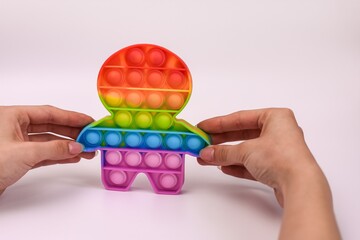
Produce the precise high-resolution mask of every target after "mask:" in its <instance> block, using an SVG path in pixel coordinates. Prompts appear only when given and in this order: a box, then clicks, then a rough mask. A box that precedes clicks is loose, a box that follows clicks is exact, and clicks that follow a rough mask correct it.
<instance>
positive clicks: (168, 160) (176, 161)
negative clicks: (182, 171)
mask: <svg viewBox="0 0 360 240" xmlns="http://www.w3.org/2000/svg"><path fill="white" fill-rule="evenodd" d="M181 163H182V158H181V156H180V155H179V154H174V153H170V154H168V155H166V157H165V165H166V167H168V168H171V169H176V168H179V167H180V166H181Z"/></svg>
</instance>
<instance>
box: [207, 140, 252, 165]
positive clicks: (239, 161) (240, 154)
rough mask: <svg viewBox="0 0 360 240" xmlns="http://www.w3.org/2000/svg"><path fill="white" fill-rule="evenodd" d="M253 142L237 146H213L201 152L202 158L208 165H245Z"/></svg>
mask: <svg viewBox="0 0 360 240" xmlns="http://www.w3.org/2000/svg"><path fill="white" fill-rule="evenodd" d="M251 141H253V140H248V141H246V142H243V143H240V144H237V145H211V146H209V147H206V148H204V149H203V150H201V152H200V158H201V159H202V160H203V161H205V162H206V163H208V164H213V165H218V166H230V165H245V163H246V160H247V158H248V152H249V147H248V145H249V144H250V142H251Z"/></svg>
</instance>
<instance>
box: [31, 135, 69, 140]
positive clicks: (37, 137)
mask: <svg viewBox="0 0 360 240" xmlns="http://www.w3.org/2000/svg"><path fill="white" fill-rule="evenodd" d="M52 140H68V139H67V138H63V137H59V136H56V135H54V134H48V133H44V134H32V135H29V141H32V142H46V141H52Z"/></svg>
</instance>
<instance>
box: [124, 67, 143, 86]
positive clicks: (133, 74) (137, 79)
mask: <svg viewBox="0 0 360 240" xmlns="http://www.w3.org/2000/svg"><path fill="white" fill-rule="evenodd" d="M127 81H128V83H129V85H130V86H133V87H134V86H135V87H136V86H140V85H141V83H142V81H143V74H142V72H141V71H139V70H137V69H133V70H131V71H129V73H128V75H127Z"/></svg>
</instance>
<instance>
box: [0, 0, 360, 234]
mask: <svg viewBox="0 0 360 240" xmlns="http://www.w3.org/2000/svg"><path fill="white" fill-rule="evenodd" d="M359 12H360V1H358V0H311V1H310V0H304V1H294V0H270V1H269V0H255V1H235V0H234V1H226V0H223V1H211V0H207V1H191V0H183V1H169V0H168V1H165V0H164V1H160V0H157V1H136V0H131V1H130V0H129V1H119V0H118V1H94V0H88V1H84V0H83V1H80V0H79V1H74V0H62V1H52V0H50V1H45V0H43V1H42V0H34V1H15V0H0V104H1V105H17V104H26V105H28V104H51V105H55V106H58V107H61V108H65V109H71V110H76V111H81V112H85V113H87V114H89V115H91V116H93V117H94V118H95V119H99V118H101V117H103V116H105V115H107V112H106V110H105V109H104V108H103V106H102V105H101V103H100V101H99V98H98V96H97V91H96V80H97V73H98V70H99V69H100V67H101V65H102V63H103V62H104V61H105V60H106V59H107V58H108V57H109V56H110V55H111V54H112V53H114V52H115V51H117V50H119V49H120V48H123V47H125V46H127V45H130V44H134V43H144V42H148V43H154V44H158V45H162V46H164V47H166V48H168V49H170V50H171V51H173V52H175V53H177V54H178V55H179V56H181V57H182V58H183V60H184V61H185V62H186V63H187V65H188V66H189V68H190V70H191V72H192V76H193V94H192V97H191V99H190V102H189V104H188V105H187V107H186V108H185V109H184V111H183V112H182V113H181V114H180V115H179V117H181V118H183V119H186V120H188V121H189V122H190V123H192V124H196V123H197V122H199V121H201V120H203V119H206V118H208V117H212V116H216V115H220V114H221V115H222V114H227V113H230V112H233V111H237V110H240V109H251V108H263V107H290V108H292V109H293V110H294V111H295V114H296V116H297V118H298V121H299V124H300V126H301V127H302V128H303V130H304V131H305V135H306V140H307V142H308V144H309V146H310V148H311V149H312V151H313V153H314V155H315V156H316V158H317V160H318V162H319V164H320V166H321V167H322V169H323V170H324V172H325V174H326V176H327V177H328V180H329V182H330V184H331V187H332V191H333V195H334V205H335V212H336V215H337V220H338V223H339V226H340V229H341V232H342V235H343V238H344V239H360V233H359V226H358V224H359V222H360V208H359V203H360V187H359V183H360V174H359V171H360V140H359V134H360V126H359V123H360V94H359V90H360V14H359ZM281 215H282V211H281V209H280V208H279V207H278V206H277V202H276V200H275V198H274V196H273V194H272V191H271V189H269V188H267V187H265V186H262V185H261V184H258V183H253V182H248V181H246V180H240V179H235V178H232V177H229V176H225V175H223V174H222V173H221V172H220V171H219V170H218V169H216V168H214V167H201V166H199V165H198V164H197V163H196V160H195V159H194V158H192V157H188V158H187V160H186V181H185V185H184V186H183V193H182V194H181V195H179V196H164V195H156V194H154V193H153V192H152V190H151V188H150V184H149V183H148V182H147V179H146V178H145V177H144V176H143V175H142V176H139V177H138V178H137V180H136V181H135V183H134V185H133V188H132V191H130V192H125V193H123V192H112V191H106V190H104V189H103V187H102V185H101V182H100V161H99V157H97V158H96V159H95V160H93V161H85V160H83V161H82V162H81V163H79V164H76V165H66V166H56V167H47V168H42V169H37V170H33V171H31V172H30V173H29V174H28V175H26V176H25V177H24V178H23V179H21V180H20V181H19V182H18V183H16V184H15V185H14V186H12V187H10V188H9V189H8V190H7V191H6V192H5V193H4V194H3V195H2V196H1V197H0V238H1V239H100V238H101V239H118V238H119V239H120V238H121V239H276V238H277V234H278V231H279V227H280V223H281Z"/></svg>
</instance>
